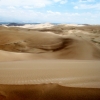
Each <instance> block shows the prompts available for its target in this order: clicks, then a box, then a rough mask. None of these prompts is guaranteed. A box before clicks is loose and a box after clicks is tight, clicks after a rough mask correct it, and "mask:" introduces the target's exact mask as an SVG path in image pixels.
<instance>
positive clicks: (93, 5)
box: [74, 3, 100, 10]
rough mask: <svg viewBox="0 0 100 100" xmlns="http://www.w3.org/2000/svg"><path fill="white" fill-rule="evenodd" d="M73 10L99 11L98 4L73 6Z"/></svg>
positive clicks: (99, 5) (99, 4)
mask: <svg viewBox="0 0 100 100" xmlns="http://www.w3.org/2000/svg"><path fill="white" fill-rule="evenodd" d="M74 9H94V10H100V3H98V4H80V5H77V6H74Z"/></svg>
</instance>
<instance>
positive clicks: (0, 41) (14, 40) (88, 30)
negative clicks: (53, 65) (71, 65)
mask: <svg viewBox="0 0 100 100" xmlns="http://www.w3.org/2000/svg"><path fill="white" fill-rule="evenodd" d="M46 25H47V24H46ZM46 25H45V24H42V25H41V24H40V27H41V26H42V28H40V27H39V25H36V26H38V27H39V28H34V27H33V26H31V27H33V29H29V27H25V28H23V26H22V27H21V26H20V28H19V27H11V26H10V27H3V26H1V27H0V49H1V51H0V52H1V57H0V60H1V61H3V60H2V59H3V58H4V57H6V59H5V60H7V58H9V55H7V54H8V52H6V51H10V52H11V53H10V54H11V55H12V56H10V58H9V59H8V60H10V59H11V60H16V59H17V60H18V59H19V60H25V59H27V60H28V59H29V60H30V59H35V58H36V59H37V58H38V59H68V60H70V59H74V60H76V59H77V60H99V59H100V46H99V38H100V36H99V35H100V34H99V31H100V30H99V28H100V27H99V26H84V25H83V26H82V25H77V26H76V25H72V26H71V25H69V26H68V25H55V26H53V25H51V24H48V27H49V29H48V27H45V26H46ZM83 29H84V31H83ZM92 30H93V31H94V30H95V31H96V32H97V33H93V32H92ZM97 38H98V39H97ZM95 39H97V42H95ZM2 50H5V55H2V52H4V51H2ZM14 52H16V53H14ZM26 53H28V54H26ZM17 54H18V55H20V56H19V57H18V56H16V55H17ZM3 56H4V57H3ZM22 56H25V57H22ZM13 58H16V59H13ZM20 58H21V59H20ZM22 58H23V59H22Z"/></svg>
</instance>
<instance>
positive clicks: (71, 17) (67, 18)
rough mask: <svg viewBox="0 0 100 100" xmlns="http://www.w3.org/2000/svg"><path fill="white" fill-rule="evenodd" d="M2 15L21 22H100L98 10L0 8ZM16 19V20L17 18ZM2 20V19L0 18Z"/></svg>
mask: <svg viewBox="0 0 100 100" xmlns="http://www.w3.org/2000/svg"><path fill="white" fill-rule="evenodd" d="M0 15H2V17H3V18H5V17H7V18H6V19H4V20H7V19H8V21H9V19H10V21H16V20H18V21H19V22H39V23H42V22H50V23H79V24H80V23H83V24H84V23H87V24H98V23H100V20H98V19H99V18H100V14H99V13H98V12H95V13H90V12H87V13H86V12H85V13H75V12H73V13H71V12H59V11H58V12H57V11H52V10H48V11H46V12H39V11H33V10H30V9H29V10H28V9H27V10H24V9H13V10H10V11H9V9H8V11H7V10H5V9H4V10H2V9H1V10H0ZM15 19H16V20H15ZM0 21H1V20H0Z"/></svg>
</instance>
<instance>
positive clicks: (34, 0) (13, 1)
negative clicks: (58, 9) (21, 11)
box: [0, 0, 52, 7]
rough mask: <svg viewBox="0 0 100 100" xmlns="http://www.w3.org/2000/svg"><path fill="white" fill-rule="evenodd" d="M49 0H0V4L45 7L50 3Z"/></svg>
mask: <svg viewBox="0 0 100 100" xmlns="http://www.w3.org/2000/svg"><path fill="white" fill-rule="evenodd" d="M51 3H52V2H51V0H39V1H38V0H1V1H0V5H3V6H26V5H28V6H33V7H45V6H46V5H49V4H51Z"/></svg>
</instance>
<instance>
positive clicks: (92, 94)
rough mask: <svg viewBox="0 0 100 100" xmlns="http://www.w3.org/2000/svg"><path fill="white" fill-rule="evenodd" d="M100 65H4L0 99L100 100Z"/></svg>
mask: <svg viewBox="0 0 100 100" xmlns="http://www.w3.org/2000/svg"><path fill="white" fill-rule="evenodd" d="M51 63H52V64H51ZM73 65H74V66H73ZM99 65H100V62H99V61H71V60H70V61H66V60H52V61H50V60H45V61H42V60H40V61H21V62H6V63H4V62H1V63H0V66H1V67H0V100H13V99H15V100H62V99H63V100H99V99H100V78H99V76H100V67H99Z"/></svg>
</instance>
